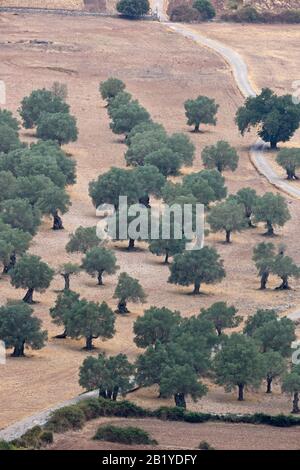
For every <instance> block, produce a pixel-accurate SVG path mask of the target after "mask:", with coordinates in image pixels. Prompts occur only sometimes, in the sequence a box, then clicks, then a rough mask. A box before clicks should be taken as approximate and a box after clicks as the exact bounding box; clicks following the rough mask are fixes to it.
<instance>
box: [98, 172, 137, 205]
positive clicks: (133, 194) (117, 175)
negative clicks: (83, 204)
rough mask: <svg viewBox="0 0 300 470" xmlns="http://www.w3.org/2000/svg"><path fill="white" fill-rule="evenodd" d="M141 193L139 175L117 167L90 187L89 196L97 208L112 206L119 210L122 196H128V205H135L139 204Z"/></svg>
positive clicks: (101, 176)
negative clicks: (103, 205) (104, 205)
mask: <svg viewBox="0 0 300 470" xmlns="http://www.w3.org/2000/svg"><path fill="white" fill-rule="evenodd" d="M141 193H142V191H141V187H140V183H139V181H138V179H137V174H136V173H135V172H134V171H130V170H124V169H122V168H115V167H112V168H111V169H110V170H109V171H107V172H106V173H104V174H103V175H100V176H99V177H98V179H97V180H95V181H92V182H91V183H90V186H89V194H90V197H91V198H92V201H93V204H94V206H95V207H98V206H100V205H101V204H112V205H113V206H114V207H115V208H116V209H117V208H118V206H119V197H120V196H127V198H128V199H127V202H128V204H133V203H136V202H138V200H139V197H140V196H141Z"/></svg>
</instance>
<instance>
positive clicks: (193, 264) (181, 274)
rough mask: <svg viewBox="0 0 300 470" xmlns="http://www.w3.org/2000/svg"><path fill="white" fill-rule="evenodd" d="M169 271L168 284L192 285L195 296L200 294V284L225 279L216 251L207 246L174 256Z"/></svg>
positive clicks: (221, 263) (221, 262)
mask: <svg viewBox="0 0 300 470" xmlns="http://www.w3.org/2000/svg"><path fill="white" fill-rule="evenodd" d="M170 271H171V274H170V277H169V280H168V282H170V283H171V284H179V285H182V286H189V285H191V284H193V285H194V290H193V294H195V295H199V294H200V287H201V284H202V283H205V284H215V283H217V282H220V281H221V280H222V279H223V278H224V277H225V270H224V268H223V261H222V260H220V256H219V254H218V253H217V251H216V250H215V249H214V248H212V247H209V246H204V247H203V248H201V249H200V250H195V251H185V252H184V253H182V254H178V255H175V257H174V261H173V263H172V264H171V266H170Z"/></svg>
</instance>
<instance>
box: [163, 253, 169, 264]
mask: <svg viewBox="0 0 300 470" xmlns="http://www.w3.org/2000/svg"><path fill="white" fill-rule="evenodd" d="M164 264H169V250H166V256H165V261H164Z"/></svg>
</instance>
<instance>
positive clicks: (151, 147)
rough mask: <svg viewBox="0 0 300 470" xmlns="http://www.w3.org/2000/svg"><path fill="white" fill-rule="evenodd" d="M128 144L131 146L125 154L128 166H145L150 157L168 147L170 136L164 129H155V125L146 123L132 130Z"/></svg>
mask: <svg viewBox="0 0 300 470" xmlns="http://www.w3.org/2000/svg"><path fill="white" fill-rule="evenodd" d="M136 129H141V131H139V130H138V131H137V130H136ZM143 129H144V130H143ZM126 143H127V145H129V147H128V150H127V152H126V153H125V160H126V163H127V165H132V166H137V165H144V163H145V159H146V157H147V156H148V155H150V154H151V153H153V152H156V151H158V150H160V149H161V148H165V147H168V136H167V134H166V131H165V130H164V128H163V127H158V128H156V127H153V124H151V123H150V122H148V121H146V122H142V123H141V124H139V125H137V126H135V127H134V128H133V129H132V131H131V132H130V134H129V136H128V138H127V140H126Z"/></svg>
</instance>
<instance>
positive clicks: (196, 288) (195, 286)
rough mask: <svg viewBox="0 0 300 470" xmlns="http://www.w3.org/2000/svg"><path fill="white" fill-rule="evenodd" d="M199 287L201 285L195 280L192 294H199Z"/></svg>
mask: <svg viewBox="0 0 300 470" xmlns="http://www.w3.org/2000/svg"><path fill="white" fill-rule="evenodd" d="M200 287H201V284H200V282H199V281H195V284H194V290H193V294H194V295H199V294H200Z"/></svg>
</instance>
